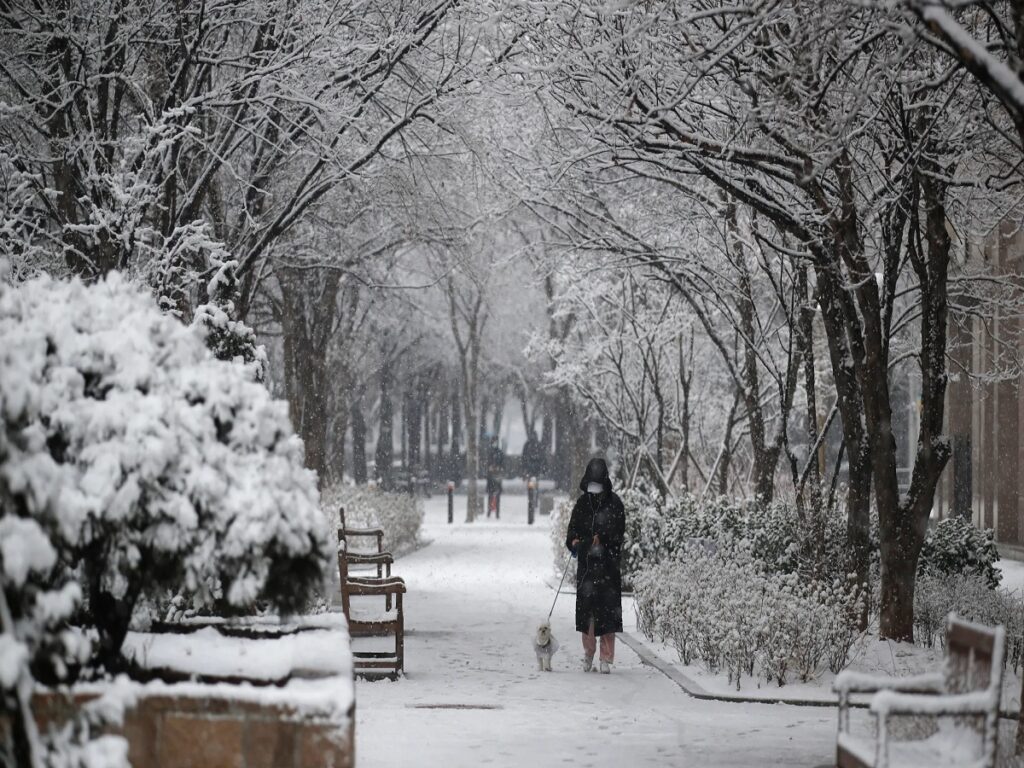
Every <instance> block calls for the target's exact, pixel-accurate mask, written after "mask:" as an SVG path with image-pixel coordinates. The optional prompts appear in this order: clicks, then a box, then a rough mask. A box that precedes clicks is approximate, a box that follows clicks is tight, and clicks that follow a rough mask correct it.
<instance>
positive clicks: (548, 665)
mask: <svg viewBox="0 0 1024 768" xmlns="http://www.w3.org/2000/svg"><path fill="white" fill-rule="evenodd" d="M544 671H545V672H550V671H551V657H550V656H545V657H544Z"/></svg>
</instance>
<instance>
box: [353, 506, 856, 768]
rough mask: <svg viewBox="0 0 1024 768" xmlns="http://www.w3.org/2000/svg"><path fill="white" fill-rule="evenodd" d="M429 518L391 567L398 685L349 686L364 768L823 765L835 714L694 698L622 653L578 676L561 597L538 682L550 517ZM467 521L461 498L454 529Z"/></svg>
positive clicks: (517, 511) (513, 513)
mask: <svg viewBox="0 0 1024 768" xmlns="http://www.w3.org/2000/svg"><path fill="white" fill-rule="evenodd" d="M426 509H427V514H426V519H425V521H424V531H423V535H424V539H425V540H427V541H429V542H430V543H429V544H428V545H427V546H425V547H423V548H422V549H419V550H418V551H416V552H414V553H412V554H411V555H409V556H407V557H403V558H401V559H400V560H399V561H398V562H397V563H396V566H395V573H396V574H398V575H401V576H402V577H404V578H405V581H406V585H407V587H408V594H407V595H406V611H407V612H406V627H407V631H408V633H409V634H408V636H407V639H406V672H407V675H406V677H405V678H404V679H402V680H399V681H397V682H387V681H380V682H365V681H359V682H358V684H357V693H356V710H357V724H356V744H357V755H358V762H359V765H360V766H361V767H362V768H383V767H384V766H408V765H418V766H425V767H426V768H433V767H434V766H437V767H438V768H442V767H444V768H448V767H449V766H451V767H452V768H455V767H456V766H474V767H475V766H481V765H494V766H528V767H531V768H541V767H542V766H553V765H567V766H570V765H581V766H615V767H616V768H618V767H619V766H634V765H635V766H667V765H672V766H764V765H771V764H775V765H785V766H818V765H826V764H828V763H829V761H830V760H831V758H832V756H833V754H834V751H833V750H834V743H835V731H836V714H835V710H833V709H831V708H811V707H794V706H787V705H777V704H728V703H719V702H709V701H698V700H696V699H692V698H690V697H689V696H688V695H687V694H686V693H684V692H683V691H682V690H681V689H680V688H679V687H678V686H676V685H675V683H673V682H672V681H670V680H669V679H668V678H666V677H665V676H664V675H662V674H661V673H660V672H658V671H657V670H655V669H653V668H651V667H647V666H644V665H642V664H641V663H640V660H639V658H638V657H637V656H636V655H635V654H634V653H633V652H632V651H631V650H630V649H629V648H627V647H626V645H625V644H624V643H621V642H620V643H619V644H618V647H617V650H616V665H615V669H614V672H613V674H611V675H608V676H604V675H598V674H589V675H588V674H584V673H583V672H582V671H581V670H580V669H579V658H580V653H581V651H580V646H579V637H578V635H577V634H576V633H575V631H574V628H573V599H574V598H573V596H572V595H563V597H562V598H560V600H559V602H558V604H557V606H556V608H555V615H554V617H553V620H552V627H553V630H554V633H555V636H556V637H557V638H558V639H559V641H560V642H561V643H562V649H561V650H560V651H559V652H558V654H556V656H555V662H554V667H555V671H554V672H552V673H542V672H539V671H537V666H536V660H535V658H534V656H533V651H532V649H531V646H530V642H531V638H532V635H533V630H534V629H535V627H536V625H537V624H538V623H539V622H540V621H541V620H542V619H544V617H545V616H546V615H547V612H548V609H549V608H550V606H551V600H552V598H553V597H554V592H553V590H552V589H551V587H549V586H548V585H547V584H546V583H545V582H546V580H548V579H549V578H550V573H551V550H550V544H549V539H548V536H547V532H548V531H547V529H548V525H549V518H547V517H538V518H537V524H536V525H535V526H533V527H532V528H531V527H529V526H527V525H526V498H525V496H509V495H505V496H504V497H503V499H502V520H501V522H495V521H493V520H491V521H487V520H482V521H478V522H476V523H473V524H471V525H467V524H465V523H462V522H456V523H455V524H454V525H452V526H449V525H447V524H446V506H445V500H444V497H443V496H442V497H435V498H433V499H430V500H429V501H427V507H426ZM464 509H465V501H464V497H458V498H457V512H458V514H457V515H456V520H457V521H461V520H462V518H463V517H464V514H465V513H464ZM475 707H481V708H475ZM482 707H489V708H488V709H483V708H482ZM855 715H856V717H858V718H861V717H863V715H862V714H861V713H855Z"/></svg>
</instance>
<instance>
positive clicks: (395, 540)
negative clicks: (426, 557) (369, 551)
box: [321, 483, 423, 555]
mask: <svg viewBox="0 0 1024 768" xmlns="http://www.w3.org/2000/svg"><path fill="white" fill-rule="evenodd" d="M321 501H322V504H323V509H324V511H325V512H326V513H327V514H328V515H329V518H330V520H331V521H332V530H337V528H338V525H339V524H340V520H339V515H338V509H339V507H344V508H345V523H346V524H347V525H348V526H349V527H351V528H377V527H379V528H381V529H383V531H384V549H385V550H387V551H388V552H391V553H392V554H393V555H400V554H402V553H403V552H408V551H410V550H412V549H415V548H416V546H417V545H418V544H419V540H420V528H421V527H422V525H423V500H422V499H421V498H419V497H418V496H414V495H412V494H409V493H397V492H392V491H382V490H380V489H379V488H371V487H369V486H355V485H344V484H341V483H338V484H336V485H332V486H331V487H329V488H327V489H326V490H324V492H323V494H322V497H321Z"/></svg>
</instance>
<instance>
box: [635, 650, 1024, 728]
mask: <svg viewBox="0 0 1024 768" xmlns="http://www.w3.org/2000/svg"><path fill="white" fill-rule="evenodd" d="M619 638H621V639H622V642H624V643H625V644H626V645H627V646H629V648H630V650H632V651H633V652H634V653H635V654H636V655H637V656H639V657H640V661H641V662H642V663H643V664H646V665H647V666H649V667H654V669H656V670H658V671H659V672H661V673H662V674H663V675H665V677H667V678H668V679H669V680H671V681H672V682H673V683H675V684H676V685H677V686H679V687H680V688H682V689H683V691H684V692H685V693H686V694H687V695H688V696H691V697H692V698H694V699H698V700H701V701H721V702H725V703H726V704H787V705H789V706H793V707H831V708H833V709H834V708H837V707H838V706H839V702H838V700H837V701H826V700H822V699H794V698H787V697H785V696H779V697H773V698H758V697H756V696H743V695H742V694H740V695H734V694H721V693H711V692H710V691H708V690H707V689H706V688H704V687H703V686H702V685H701V684H700V683H698V682H697V681H695V680H693V679H692V678H690V677H688V676H687V675H686V674H684V673H683V672H682V671H681V670H680V669H679V668H678V667H676V666H675V665H674V664H672V663H671V662H667V661H665V660H664V659H662V658H660V657H659V656H658V655H657V654H656V653H654V651H652V650H651V649H650V648H648V647H647V644H646V643H644V641H643V640H641V639H640V638H638V637H637V636H636V635H634V634H633V633H631V632H620V633H619ZM869 706H870V704H869V703H868V702H866V701H851V702H850V707H852V708H855V709H867V708H868V707H869ZM999 717H1000V718H1001V719H1004V720H1018V719H1019V718H1020V712H1019V710H1005V709H1001V710H1000V711H999Z"/></svg>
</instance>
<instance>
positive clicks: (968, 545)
mask: <svg viewBox="0 0 1024 768" xmlns="http://www.w3.org/2000/svg"><path fill="white" fill-rule="evenodd" d="M998 561H999V550H997V549H996V542H995V534H994V532H993V531H992V530H991V529H987V530H982V529H981V528H977V527H975V525H974V524H973V523H972V522H971V521H970V520H969V519H967V518H966V517H962V516H960V515H954V516H953V517H948V518H946V519H945V520H941V521H939V523H938V525H936V526H935V528H933V529H932V530H931V531H930V532H929V534H928V537H927V538H926V539H925V542H924V546H923V547H922V548H921V556H920V559H919V560H918V564H917V572H918V574H919V575H923V574H934V575H950V576H956V575H963V576H978V577H980V578H981V579H982V580H984V582H985V583H986V584H988V586H989V588H991V589H995V588H996V587H998V586H999V581H1000V579H1002V573H1001V572H1000V570H999V569H998V568H996V563H997V562H998Z"/></svg>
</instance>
